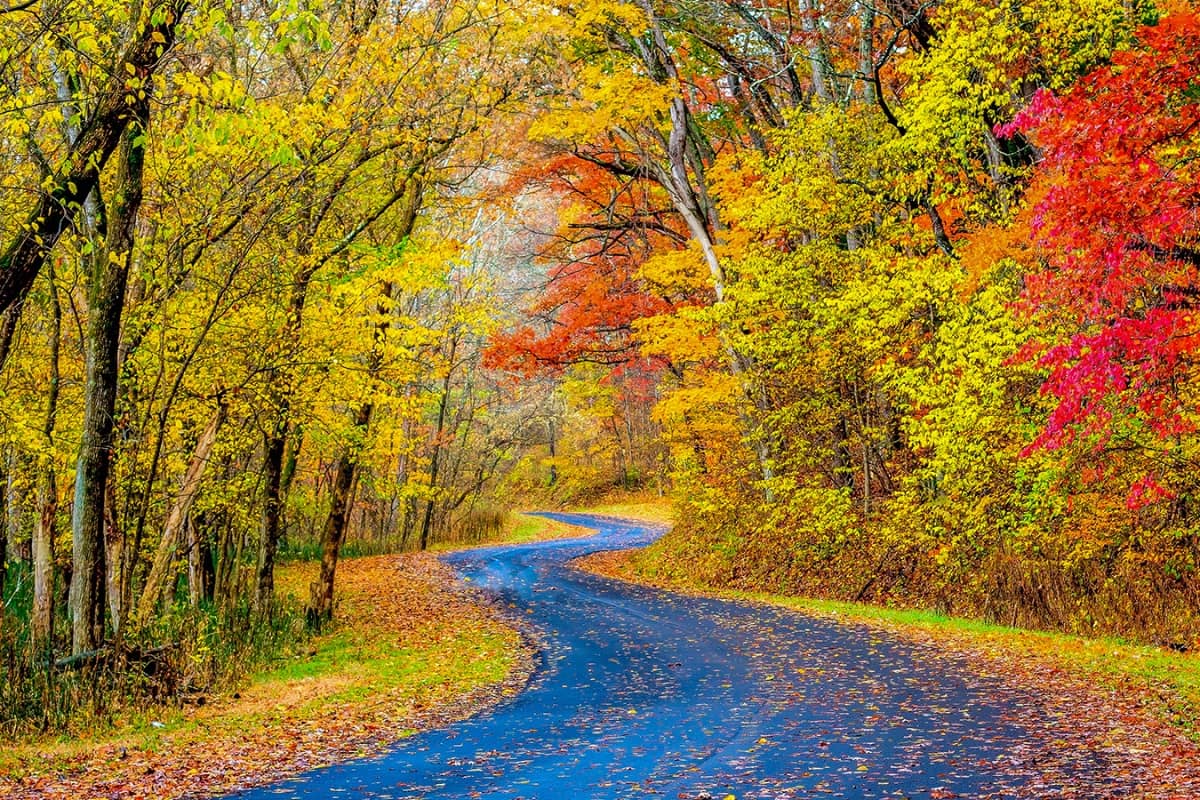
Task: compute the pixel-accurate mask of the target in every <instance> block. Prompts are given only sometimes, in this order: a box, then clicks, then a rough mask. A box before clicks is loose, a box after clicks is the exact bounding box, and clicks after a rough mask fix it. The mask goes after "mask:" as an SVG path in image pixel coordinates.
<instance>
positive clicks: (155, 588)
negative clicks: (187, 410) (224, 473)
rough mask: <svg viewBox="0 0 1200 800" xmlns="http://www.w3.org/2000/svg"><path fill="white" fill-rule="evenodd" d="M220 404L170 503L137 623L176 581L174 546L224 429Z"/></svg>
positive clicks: (223, 407)
mask: <svg viewBox="0 0 1200 800" xmlns="http://www.w3.org/2000/svg"><path fill="white" fill-rule="evenodd" d="M217 403H218V404H217V411H216V413H215V414H213V417H212V419H210V420H209V422H208V426H207V427H206V428H205V429H204V432H203V433H201V434H200V438H199V440H198V441H197V442H196V449H195V450H194V451H192V458H191V460H190V461H188V466H187V471H186V472H184V475H183V482H182V483H181V484H180V486H179V494H178V495H177V496H176V498H175V502H174V503H172V504H171V510H170V512H169V513H168V514H167V523H166V525H165V526H164V527H163V535H162V539H161V540H160V541H159V544H158V550H157V551H155V554H154V565H153V566H152V567H151V568H150V574H149V575H148V576H147V577H146V585H145V586H144V587H143V589H142V598H141V600H140V601H139V602H138V608H137V622H138V625H139V626H143V625H145V624H146V623H147V622H148V621H149V620H150V615H151V614H153V613H154V610H155V609H156V608H157V607H158V604H159V602H160V601H161V600H162V599H163V595H164V594H166V593H167V591H168V589H169V588H170V587H171V586H172V584H173V581H172V580H171V576H172V575H174V574H175V573H174V571H173V570H172V569H171V566H172V562H173V561H174V559H175V547H176V545H177V544H178V543H179V540H180V536H181V535H182V533H183V530H184V525H185V524H186V523H187V519H188V515H189V514H190V513H191V510H192V503H193V502H194V501H195V499H196V495H197V494H199V492H200V484H201V481H202V479H203V478H204V468H205V467H206V466H208V461H209V456H211V455H212V449H213V445H215V444H216V442H217V433H218V432H219V431H220V430H221V425H223V424H224V422H225V416H226V410H227V408H226V405H225V402H224V400H222V399H218V401H217Z"/></svg>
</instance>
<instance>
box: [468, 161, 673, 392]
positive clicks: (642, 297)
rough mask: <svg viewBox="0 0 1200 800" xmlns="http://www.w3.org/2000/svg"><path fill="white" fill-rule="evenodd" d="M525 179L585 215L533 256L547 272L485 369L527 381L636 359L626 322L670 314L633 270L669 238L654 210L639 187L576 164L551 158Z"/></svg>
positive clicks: (499, 340)
mask: <svg viewBox="0 0 1200 800" xmlns="http://www.w3.org/2000/svg"><path fill="white" fill-rule="evenodd" d="M527 179H528V180H530V181H534V180H536V181H537V182H538V183H539V184H540V185H541V186H542V187H544V188H546V189H548V190H550V191H552V192H554V193H555V194H557V195H558V196H559V197H562V198H563V199H564V202H565V203H574V204H580V205H582V206H583V207H584V208H585V209H586V210H587V214H586V216H585V218H584V219H582V220H580V221H579V222H577V223H574V224H572V225H570V226H569V227H568V228H567V229H566V230H565V231H563V232H562V233H560V235H559V236H557V237H555V238H554V239H553V240H552V242H551V243H550V244H549V245H548V246H547V247H546V248H544V249H543V251H542V253H541V256H542V257H543V258H544V259H545V260H547V261H550V262H551V263H553V264H554V265H555V266H553V267H552V268H551V269H550V271H549V273H548V275H547V278H546V284H545V287H544V289H543V291H542V292H541V294H540V296H539V297H538V298H537V299H536V300H535V301H534V303H533V305H532V307H531V308H529V309H527V312H526V315H527V317H528V321H526V322H525V323H523V324H521V325H519V326H518V327H517V328H516V329H514V330H510V331H506V332H504V333H502V334H499V335H497V336H495V337H494V338H493V340H492V343H491V346H490V347H489V348H488V350H487V352H486V354H485V363H486V364H487V365H488V366H490V367H493V368H500V369H508V370H513V371H517V372H521V373H523V374H529V375H531V374H534V373H537V372H547V371H549V372H553V371H557V370H560V369H562V368H563V367H565V366H568V365H570V364H576V363H583V362H591V363H600V364H610V365H620V364H625V363H629V362H632V361H635V360H637V359H638V358H639V356H638V353H637V348H636V345H635V343H634V342H633V338H632V324H633V322H634V321H635V320H637V319H640V318H642V317H647V316H652V315H655V314H661V313H664V312H665V311H667V310H669V308H670V304H669V303H668V302H667V301H666V300H665V299H663V298H661V297H658V296H655V295H654V294H652V293H650V292H648V291H647V290H646V288H645V286H644V284H643V282H642V281H641V280H640V279H639V278H638V276H637V270H638V267H639V266H640V265H641V263H642V261H644V259H645V258H646V256H647V255H649V253H650V252H651V250H652V248H653V247H655V246H661V245H662V244H663V243H664V240H672V239H673V238H674V237H675V236H677V234H675V232H674V231H672V230H671V229H670V228H668V227H667V225H668V224H669V223H667V222H665V221H664V217H665V215H662V214H657V213H656V212H654V210H653V198H651V197H649V196H648V195H647V194H646V188H645V187H644V186H642V185H641V182H639V181H630V180H624V179H621V178H618V177H616V176H614V175H612V174H610V173H609V172H607V171H605V170H603V169H602V168H600V167H598V166H595V165H593V164H590V163H588V162H586V161H583V160H581V159H578V158H574V157H570V156H564V157H562V158H559V159H553V160H551V161H550V162H549V163H548V164H547V165H546V166H545V167H544V169H543V170H542V171H540V174H538V175H536V176H533V177H529V176H527Z"/></svg>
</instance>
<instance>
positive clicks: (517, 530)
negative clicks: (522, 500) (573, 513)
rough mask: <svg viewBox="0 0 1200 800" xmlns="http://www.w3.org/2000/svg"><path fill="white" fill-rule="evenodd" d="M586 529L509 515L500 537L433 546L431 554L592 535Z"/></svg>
mask: <svg viewBox="0 0 1200 800" xmlns="http://www.w3.org/2000/svg"><path fill="white" fill-rule="evenodd" d="M590 533H591V531H589V530H588V529H586V528H580V527H578V526H576V525H568V524H567V523H565V522H560V521H559V520H556V519H547V518H546V517H536V516H532V515H530V514H526V513H523V512H514V513H511V514H509V515H508V516H507V517H506V518H505V520H504V525H503V527H502V529H501V531H500V535H499V536H496V537H492V538H487V539H484V540H482V541H479V542H475V543H472V544H457V543H453V542H447V543H437V544H434V545H432V546H431V547H430V548H429V549H430V552H434V553H441V552H447V551H450V550H463V549H467V548H471V547H492V546H493V545H498V544H525V543H528V542H541V541H545V540H548V539H571V538H575V537H577V536H587V535H588V534H590Z"/></svg>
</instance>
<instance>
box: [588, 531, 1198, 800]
mask: <svg viewBox="0 0 1200 800" xmlns="http://www.w3.org/2000/svg"><path fill="white" fill-rule="evenodd" d="M635 553H636V551H632V550H610V551H602V552H598V553H593V554H591V555H588V556H585V557H583V558H580V559H577V560H576V561H575V562H573V564H574V566H576V567H578V568H580V569H583V570H586V571H588V572H592V573H594V574H597V575H603V576H606V577H610V578H615V579H618V580H623V581H633V582H637V583H641V584H645V585H653V586H657V587H659V588H663V589H668V590H671V591H676V592H685V593H689V594H700V595H705V596H710V597H727V598H730V599H735V600H739V601H750V602H753V603H761V604H763V605H771V606H782V607H785V608H791V609H796V610H798V611H801V612H803V613H805V614H815V615H817V616H820V617H823V618H828V619H835V620H838V621H840V622H842V623H844V624H848V625H853V626H865V627H867V628H868V629H870V630H874V631H877V632H878V634H879V635H880V636H886V637H895V638H900V639H902V640H905V641H907V642H909V643H911V644H912V645H913V646H915V647H916V648H918V649H917V651H916V652H917V653H918V654H919V657H920V658H921V659H922V660H924V661H926V662H927V663H939V662H941V663H946V664H954V665H960V666H966V667H967V668H968V669H970V670H971V671H972V672H974V673H975V674H977V675H978V676H981V677H983V678H987V679H998V680H1000V681H1002V682H1003V683H1004V684H1006V685H1008V686H1011V687H1014V688H1017V689H1023V690H1026V691H1029V692H1031V693H1033V696H1036V698H1037V704H1036V706H1033V707H1030V708H1029V715H1030V718H1031V719H1036V720H1037V721H1038V722H1039V723H1040V724H1041V725H1044V726H1046V727H1048V728H1050V729H1052V730H1054V731H1056V733H1055V735H1054V736H1053V737H1052V738H1050V739H1049V746H1047V742H1045V741H1041V742H1039V741H1028V742H1023V741H1015V742H1012V743H1010V745H1009V748H1010V751H1011V754H1010V758H1011V760H1012V763H1013V764H1014V765H1020V766H1022V767H1029V768H1032V769H1033V770H1035V771H1036V772H1039V773H1041V774H1042V775H1043V776H1044V780H1043V781H1042V782H1041V784H1040V785H1039V783H1038V782H1037V781H1034V782H1032V783H1031V784H1030V785H1029V786H1028V787H1027V791H1028V792H1029V796H1046V797H1049V796H1054V797H1070V798H1100V797H1106V798H1107V797H1114V798H1115V797H1143V798H1171V799H1172V800H1176V799H1177V800H1185V799H1188V800H1190V798H1195V797H1200V748H1198V747H1197V744H1196V742H1195V741H1193V740H1192V739H1193V738H1194V737H1195V731H1194V729H1191V728H1190V726H1191V725H1192V724H1194V719H1193V718H1192V714H1194V711H1195V709H1193V708H1191V707H1190V705H1191V699H1190V694H1191V693H1190V684H1191V675H1190V673H1191V672H1193V671H1195V670H1196V669H1197V665H1196V663H1195V661H1196V658H1197V657H1196V656H1195V655H1184V654H1178V653H1172V652H1166V651H1162V652H1156V648H1148V647H1137V646H1129V645H1122V644H1119V643H1113V642H1106V641H1102V640H1086V639H1081V638H1080V637H1073V636H1063V635H1058V634H1048V633H1041V632H1036V631H1022V630H1017V629H1009V628H1002V627H1000V626H994V625H986V624H980V623H972V622H970V621H966V620H948V619H946V618H938V617H936V616H935V615H929V614H922V613H919V612H907V611H893V610H891V609H877V608H872V607H867V606H855V605H854V604H849V603H823V602H821V601H812V600H806V599H802V598H793V597H783V596H778V595H766V594H748V593H745V592H724V591H716V590H711V589H708V588H704V587H697V586H696V585H694V584H689V583H687V582H684V581H682V580H680V579H668V578H663V577H661V576H658V575H654V576H652V575H649V574H647V571H646V570H639V569H638V564H637V559H636V557H635ZM1181 673H1183V674H1181ZM1172 722H1173V723H1175V724H1172ZM1188 733H1191V734H1192V737H1189V736H1188V735H1187V734H1188ZM1081 754H1083V755H1088V756H1093V757H1094V758H1095V760H1096V763H1102V764H1104V765H1106V772H1107V773H1108V774H1107V775H1095V776H1088V775H1080V774H1078V773H1072V772H1071V769H1072V765H1077V764H1078V763H1079V761H1080V757H1081ZM1113 776H1117V777H1118V778H1119V779H1120V780H1121V782H1122V783H1123V786H1122V787H1121V788H1116V787H1117V785H1119V784H1113V783H1112V778H1113ZM1089 778H1094V782H1092V780H1089ZM945 796H953V795H945Z"/></svg>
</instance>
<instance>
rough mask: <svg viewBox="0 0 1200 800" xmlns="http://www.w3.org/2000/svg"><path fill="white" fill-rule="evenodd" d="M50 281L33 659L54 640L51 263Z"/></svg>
mask: <svg viewBox="0 0 1200 800" xmlns="http://www.w3.org/2000/svg"><path fill="white" fill-rule="evenodd" d="M47 276H48V278H49V281H48V282H49V284H50V320H51V326H50V385H49V387H48V388H47V396H46V418H45V422H44V424H43V425H42V435H43V436H44V437H45V440H46V442H45V445H46V454H47V458H46V459H45V462H44V463H42V464H41V465H40V466H39V468H38V484H37V505H38V510H37V514H36V516H35V518H34V526H33V612H32V616H31V619H30V633H31V635H32V643H33V648H32V652H33V657H34V659H41V658H42V657H43V656H48V655H49V654H50V652H51V649H52V648H53V643H54V534H55V518H56V517H57V516H58V486H57V484H56V482H55V476H54V460H53V458H52V454H53V452H54V427H55V422H56V419H57V417H58V392H59V382H60V375H59V349H60V344H61V339H62V305H61V304H60V303H59V302H58V286H57V285H56V284H55V282H54V266H53V264H51V265H50V268H49V270H48V271H47Z"/></svg>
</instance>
